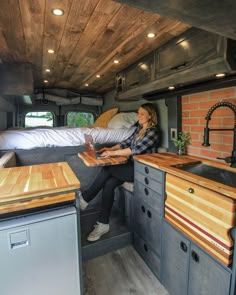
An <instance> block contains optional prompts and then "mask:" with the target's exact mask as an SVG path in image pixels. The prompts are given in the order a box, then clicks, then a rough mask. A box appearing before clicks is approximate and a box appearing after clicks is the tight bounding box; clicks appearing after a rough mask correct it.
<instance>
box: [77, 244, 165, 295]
mask: <svg viewBox="0 0 236 295" xmlns="http://www.w3.org/2000/svg"><path fill="white" fill-rule="evenodd" d="M83 277H84V294H85V295H107V294H111V295H128V294H136V295H168V292H167V291H166V290H165V289H164V287H163V286H162V285H161V284H160V282H159V281H158V279H157V278H156V277H155V276H154V274H153V273H152V272H151V270H150V269H149V268H148V266H147V265H146V264H145V263H144V261H143V260H142V258H141V257H140V256H139V255H138V253H137V252H136V251H135V249H134V248H133V247H132V246H131V245H130V246H128V247H125V248H122V249H119V250H117V251H114V252H111V253H108V254H106V255H104V256H100V257H97V258H94V259H91V260H88V261H86V262H84V263H83Z"/></svg>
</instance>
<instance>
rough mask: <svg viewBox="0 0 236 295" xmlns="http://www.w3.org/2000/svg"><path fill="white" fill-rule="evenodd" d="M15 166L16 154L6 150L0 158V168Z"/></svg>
mask: <svg viewBox="0 0 236 295" xmlns="http://www.w3.org/2000/svg"><path fill="white" fill-rule="evenodd" d="M15 166H16V155H15V153H14V152H6V153H5V154H3V155H2V157H1V158H0V168H8V167H15Z"/></svg>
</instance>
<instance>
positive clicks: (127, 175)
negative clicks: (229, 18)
mask: <svg viewBox="0 0 236 295" xmlns="http://www.w3.org/2000/svg"><path fill="white" fill-rule="evenodd" d="M158 143H159V132H158V129H157V114H156V111H155V108H154V106H153V105H152V104H151V103H145V104H143V105H141V106H140V107H139V109H138V126H137V129H136V130H135V132H134V133H133V134H132V135H131V136H130V137H129V138H128V139H126V140H125V141H124V142H122V143H120V144H116V145H115V146H113V147H110V148H108V147H105V148H102V149H101V150H100V151H99V152H100V153H101V156H127V157H129V160H128V162H127V163H126V164H121V165H114V166H105V167H103V169H102V171H101V173H99V175H98V177H97V178H96V179H95V181H94V183H93V184H92V186H90V188H89V189H88V190H85V191H83V192H82V195H81V196H80V209H81V210H84V209H85V208H86V207H87V206H88V202H90V201H91V200H92V199H93V198H94V197H95V196H96V195H97V194H98V192H99V191H100V190H101V189H103V191H102V204H101V213H100V217H99V220H98V221H97V224H96V225H95V229H94V230H93V231H92V232H91V233H90V234H89V236H88V237H87V240H88V241H97V240H98V239H100V238H101V236H102V235H104V234H105V233H107V232H108V231H109V230H110V226H109V218H110V214H111V209H112V206H113V202H114V190H115V188H116V187H117V186H119V185H121V184H122V183H124V182H126V181H128V182H133V181H134V162H133V158H132V157H133V155H138V154H146V153H152V151H153V148H154V147H157V145H158Z"/></svg>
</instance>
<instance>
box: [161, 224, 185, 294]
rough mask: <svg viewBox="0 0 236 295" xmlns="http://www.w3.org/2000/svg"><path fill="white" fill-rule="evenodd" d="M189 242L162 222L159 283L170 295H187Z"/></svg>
mask: <svg viewBox="0 0 236 295" xmlns="http://www.w3.org/2000/svg"><path fill="white" fill-rule="evenodd" d="M189 251H190V242H189V240H188V239H186V238H185V237H184V236H183V235H182V234H180V233H179V232H177V231H176V230H175V229H174V228H172V226H171V225H169V224H168V223H167V222H165V221H164V222H163V231H162V256H161V261H162V262H161V282H162V284H163V285H164V286H165V287H166V289H167V290H168V292H169V293H170V295H187V286H188V284H187V282H188V267H189Z"/></svg>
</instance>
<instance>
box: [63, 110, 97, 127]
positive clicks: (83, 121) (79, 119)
mask: <svg viewBox="0 0 236 295" xmlns="http://www.w3.org/2000/svg"><path fill="white" fill-rule="evenodd" d="M93 123H94V115H93V114H92V113H88V112H68V113H67V114H66V125H67V126H69V127H82V126H89V125H92V124H93Z"/></svg>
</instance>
